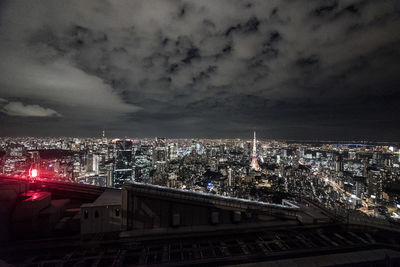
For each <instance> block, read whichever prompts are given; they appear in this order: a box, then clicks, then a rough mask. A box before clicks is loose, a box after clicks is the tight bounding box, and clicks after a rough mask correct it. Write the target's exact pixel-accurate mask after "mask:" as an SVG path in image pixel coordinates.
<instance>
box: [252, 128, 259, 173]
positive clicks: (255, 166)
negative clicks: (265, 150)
mask: <svg viewBox="0 0 400 267" xmlns="http://www.w3.org/2000/svg"><path fill="white" fill-rule="evenodd" d="M250 167H251V168H252V169H253V170H259V169H260V166H259V165H258V161H257V139H256V132H254V138H253V153H252V156H251V163H250Z"/></svg>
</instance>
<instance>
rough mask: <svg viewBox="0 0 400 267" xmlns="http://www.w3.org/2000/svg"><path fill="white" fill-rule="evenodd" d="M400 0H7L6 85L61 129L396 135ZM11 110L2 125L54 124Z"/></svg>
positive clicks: (3, 36) (0, 44)
mask: <svg viewBox="0 0 400 267" xmlns="http://www.w3.org/2000/svg"><path fill="white" fill-rule="evenodd" d="M399 9H400V7H399V3H398V2H397V1H394V0H393V1H372V0H370V1H368V0H347V1H334V0H332V1H306V0H304V1H296V2H293V1H287V0H282V1H273V0H272V1H237V0H234V1H230V0H229V1H228V0H226V1H223V0H221V1H208V0H206V1H164V0H162V1H153V0H150V1H128V0H126V1H123V0H119V1H107V0H99V1H96V2H93V1H68V2H66V3H59V2H57V3H56V2H54V1H51V0H41V1H37V2H35V4H33V3H31V2H30V1H26V0H24V1H19V0H14V1H8V2H4V3H3V4H2V6H1V9H0V10H1V14H0V57H1V58H2V61H1V62H0V97H3V98H5V99H7V100H9V101H14V102H22V103H39V104H40V105H41V106H50V107H52V108H54V109H55V110H57V111H58V112H60V113H61V114H63V117H62V118H60V119H59V120H57V121H54V120H51V121H49V122H48V125H49V127H53V128H55V129H56V128H57V129H59V131H60V132H57V131H54V132H52V134H56V135H69V134H72V135H95V134H96V133H99V132H100V130H101V129H102V128H106V129H108V131H109V132H111V134H113V135H120V136H123V135H130V136H157V135H165V136H216V137H225V136H226V137H233V136H247V135H248V133H249V132H251V130H252V129H257V130H258V131H259V132H261V134H260V136H265V137H274V138H279V137H281V138H300V139H304V138H319V139H328V138H333V139H342V138H345V139H352V138H376V139H393V138H395V134H394V132H395V131H396V130H398V126H395V125H400V123H399V119H398V118H397V117H398V116H395V115H394V114H395V113H398V112H399V111H400V110H399V109H400V108H398V107H397V106H398V105H396V104H395V103H396V102H398V101H400V93H399V92H398V87H399V78H398V73H399V71H400V66H399V64H398V62H399V60H400V37H399V35H398V34H397V33H398V29H399V28H400V10H399ZM0 120H2V121H1V122H2V123H4V124H8V125H10V127H9V129H12V130H9V131H10V132H8V133H3V134H21V132H24V133H25V131H24V128H23V127H29V128H30V129H33V132H32V134H36V135H42V134H47V132H46V133H43V132H41V131H40V129H41V128H42V127H41V125H42V124H43V123H45V122H37V123H36V124H35V123H33V122H32V123H33V124H29V125H27V124H22V125H25V126H20V127H18V126H17V125H16V123H15V120H12V119H11V118H9V117H7V116H3V117H0ZM61 125H63V127H61ZM67 126H68V127H67ZM377 126H378V127H379V129H386V131H380V130H379V131H378V130H377V129H378V128H377ZM74 129H75V130H74ZM0 134H2V133H0Z"/></svg>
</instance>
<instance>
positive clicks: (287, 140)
mask: <svg viewBox="0 0 400 267" xmlns="http://www.w3.org/2000/svg"><path fill="white" fill-rule="evenodd" d="M4 138H10V139H22V138H37V139H54V138H80V139H103V138H107V139H133V140H135V139H136V140H141V139H156V138H165V139H167V140H187V139H206V140H207V139H208V140H235V139H236V140H253V138H252V137H251V136H250V137H249V138H240V137H224V138H212V137H164V136H149V137H131V136H125V137H107V136H106V137H102V136H0V139H4ZM257 140H263V141H284V142H300V143H313V142H317V143H329V144H334V143H337V144H338V145H347V144H357V143H360V144H368V143H381V144H384V143H400V140H398V141H390V140H360V139H358V140H357V139H356V140H349V139H347V140H346V139H342V140H339V139H331V140H324V139H296V138H290V139H285V138H262V137H261V138H260V137H259V136H257Z"/></svg>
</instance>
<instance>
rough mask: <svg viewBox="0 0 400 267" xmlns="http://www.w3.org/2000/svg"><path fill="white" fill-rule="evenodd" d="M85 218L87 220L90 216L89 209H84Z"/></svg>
mask: <svg viewBox="0 0 400 267" xmlns="http://www.w3.org/2000/svg"><path fill="white" fill-rule="evenodd" d="M83 218H84V219H85V220H86V219H88V218H89V212H88V211H87V210H84V211H83Z"/></svg>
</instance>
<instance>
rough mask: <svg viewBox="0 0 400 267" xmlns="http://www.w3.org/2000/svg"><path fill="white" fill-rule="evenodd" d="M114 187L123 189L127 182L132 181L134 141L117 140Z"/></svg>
mask: <svg viewBox="0 0 400 267" xmlns="http://www.w3.org/2000/svg"><path fill="white" fill-rule="evenodd" d="M114 145H115V149H114V151H115V158H114V175H113V186H114V187H116V188H121V187H122V185H123V184H124V183H125V182H130V181H132V140H130V139H123V140H119V139H118V140H115V143H114Z"/></svg>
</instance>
